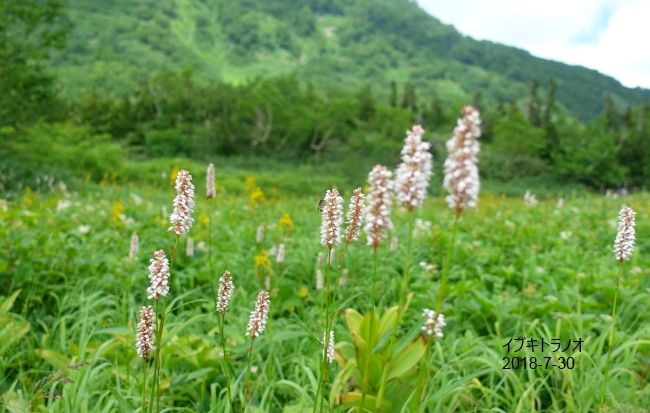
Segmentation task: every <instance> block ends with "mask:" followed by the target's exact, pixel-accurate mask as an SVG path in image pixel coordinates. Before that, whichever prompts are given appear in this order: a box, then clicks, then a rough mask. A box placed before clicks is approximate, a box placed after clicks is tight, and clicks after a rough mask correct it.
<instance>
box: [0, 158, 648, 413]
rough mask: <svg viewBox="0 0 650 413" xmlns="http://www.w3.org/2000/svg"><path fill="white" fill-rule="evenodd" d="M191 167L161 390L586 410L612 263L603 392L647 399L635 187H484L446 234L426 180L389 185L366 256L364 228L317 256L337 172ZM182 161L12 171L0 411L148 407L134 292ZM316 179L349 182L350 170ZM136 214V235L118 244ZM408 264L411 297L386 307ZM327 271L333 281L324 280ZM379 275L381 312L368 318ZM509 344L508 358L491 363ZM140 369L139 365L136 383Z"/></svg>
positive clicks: (264, 407)
mask: <svg viewBox="0 0 650 413" xmlns="http://www.w3.org/2000/svg"><path fill="white" fill-rule="evenodd" d="M172 166H182V165H170V170H171V167H172ZM190 172H191V173H192V174H193V177H194V183H195V184H196V187H197V190H196V199H195V207H194V211H193V213H194V223H193V225H192V227H191V229H190V230H189V231H188V232H187V233H186V234H184V235H183V236H181V237H179V238H178V244H177V247H176V256H175V261H174V262H173V263H172V267H171V275H170V278H169V294H168V295H167V297H166V300H167V301H166V303H167V306H166V307H167V317H166V320H165V330H164V334H163V336H162V342H160V343H159V342H154V343H153V345H154V347H155V348H161V371H160V386H159V387H160V394H161V400H160V405H161V407H160V409H161V411H178V412H181V411H185V412H195V411H205V412H207V411H211V412H224V411H244V410H246V411H250V412H261V411H265V412H311V411H314V410H316V408H318V409H319V410H320V409H322V410H324V411H357V409H359V407H358V405H359V398H360V397H365V401H364V403H365V404H364V406H366V407H365V410H368V411H383V412H398V411H427V412H437V411H499V412H517V411H520V412H532V411H564V412H587V411H595V410H597V409H598V406H599V398H600V390H601V386H602V383H603V371H604V368H605V364H606V353H607V348H608V338H609V337H608V333H609V328H610V323H611V306H612V302H613V299H614V293H615V279H616V276H617V273H618V271H619V270H622V271H623V273H622V277H621V283H620V290H619V293H618V309H617V321H616V324H615V334H614V336H613V338H614V341H613V343H614V344H613V348H612V350H613V351H612V353H611V367H610V372H609V381H608V384H607V394H606V396H607V403H606V406H605V410H609V411H630V412H633V411H639V412H641V411H647V410H646V409H647V407H648V406H649V405H650V404H649V403H648V402H649V401H650V378H649V376H650V363H649V361H650V326H649V325H648V322H647V320H648V319H649V318H650V299H649V297H650V278H649V277H648V275H649V274H648V272H649V271H648V259H647V251H648V247H649V246H648V242H647V237H646V236H645V234H647V233H648V231H649V230H650V225H649V224H648V222H650V221H649V218H650V217H649V215H650V209H649V208H648V205H649V203H648V201H650V197H648V195H647V194H636V195H632V196H627V197H624V198H606V197H602V196H599V195H580V196H567V197H565V198H564V199H563V201H562V202H560V203H558V199H557V198H551V197H543V196H540V199H539V202H538V203H537V204H534V203H530V202H528V203H525V202H524V201H523V200H522V199H521V198H520V197H517V198H508V197H504V196H493V195H490V194H482V195H481V197H480V198H479V201H478V205H477V207H476V208H473V209H468V210H466V211H465V212H464V213H463V214H462V215H461V217H460V219H459V220H458V225H457V230H456V236H455V241H454V248H450V242H451V239H452V231H451V230H452V226H453V222H454V213H453V212H452V211H451V210H450V209H449V208H448V206H447V204H446V203H445V202H444V199H443V198H442V197H438V196H436V197H429V198H427V199H426V200H425V202H424V204H423V205H422V207H421V208H419V209H417V210H415V211H414V212H413V213H410V212H408V210H407V209H406V208H400V207H397V206H396V207H395V208H394V210H393V212H392V221H393V224H394V225H393V229H392V230H390V233H389V234H388V236H387V238H386V240H385V241H384V242H382V243H381V244H380V245H379V247H378V248H377V254H376V259H377V262H376V270H374V268H375V267H374V265H375V264H374V259H375V255H374V254H373V248H372V247H371V246H368V245H366V244H367V242H366V241H367V240H366V236H365V235H363V234H362V235H361V239H360V240H359V241H357V242H353V243H350V245H349V246H348V247H346V248H345V251H346V253H345V255H344V256H343V260H342V262H341V261H340V254H339V252H340V251H342V250H343V247H341V248H340V249H338V248H337V249H336V250H335V251H334V253H333V261H332V264H331V265H328V264H327V258H326V257H327V249H326V248H325V247H323V246H322V245H321V243H320V236H319V227H320V225H321V213H320V212H319V205H318V204H319V199H320V198H321V197H322V194H323V193H325V190H326V189H329V188H327V187H324V188H313V187H310V188H306V189H305V191H304V193H303V194H296V193H291V192H287V193H286V194H285V193H284V190H283V187H282V185H283V183H282V182H279V183H278V185H277V186H270V185H269V186H263V185H260V184H259V183H256V179H255V176H249V177H248V178H243V177H242V178H241V179H240V180H239V181H238V180H236V179H232V178H228V177H226V176H223V175H221V174H220V172H219V168H218V167H217V171H216V182H217V184H216V185H217V191H216V197H214V198H212V199H207V198H206V197H205V193H204V191H203V190H202V189H203V185H202V184H203V182H204V179H205V171H204V170H196V171H195V170H190ZM175 173H176V170H174V171H173V172H172V173H171V174H166V176H165V177H164V178H161V179H162V181H163V182H162V183H161V184H160V185H157V186H151V185H147V186H145V185H141V186H137V185H136V186H133V185H129V186H126V185H116V184H110V183H106V184H104V185H92V184H88V185H86V186H85V187H83V189H79V190H65V189H63V188H61V189H53V190H52V191H43V192H38V193H36V192H31V191H25V192H24V193H23V195H22V196H20V197H15V198H14V199H10V200H9V201H4V202H3V204H2V205H1V206H0V233H1V236H0V242H1V243H2V245H0V249H1V250H2V251H3V252H2V254H0V274H1V277H0V292H1V295H2V297H1V298H0V317H1V318H2V324H1V325H0V377H1V379H0V393H1V394H2V399H1V403H2V407H3V408H4V409H5V410H6V411H9V412H27V411H53V412H84V411H92V412H109V411H120V412H126V411H140V409H141V403H142V402H143V384H144V381H143V377H144V376H143V374H144V365H145V363H144V362H143V359H142V358H141V357H138V355H137V354H136V345H135V343H136V327H137V324H138V322H139V308H140V306H141V305H145V304H149V303H151V300H148V299H147V288H148V287H149V279H148V278H147V273H148V266H149V261H150V259H151V258H152V257H153V252H154V251H156V250H159V249H163V250H165V251H166V253H167V254H168V255H169V254H170V253H171V251H172V248H173V247H172V246H173V245H174V244H175V242H176V237H175V236H174V233H173V232H170V231H168V227H169V219H168V218H169V214H170V213H171V210H172V203H171V201H172V198H173V197H174V195H175V191H174V188H173V180H174V178H175ZM170 178H171V179H170ZM220 182H228V184H227V185H222V184H220ZM329 184H330V186H338V189H339V190H340V192H341V194H342V195H343V198H344V199H345V200H346V202H345V203H346V204H347V199H348V197H349V196H350V195H351V194H352V189H354V188H344V187H342V186H340V185H337V182H330V183H329ZM365 185H366V184H365V183H364V182H358V186H360V187H362V188H363V187H364V186H365ZM321 189H322V190H321ZM623 204H627V205H629V206H630V207H632V209H634V211H636V214H637V216H636V219H637V236H638V241H637V245H636V248H635V250H634V253H633V254H632V256H631V259H630V261H629V262H627V263H626V265H624V266H621V265H619V264H618V263H617V261H616V259H615V257H614V254H613V252H612V249H613V247H612V246H613V242H614V238H615V236H616V231H617V229H616V219H617V214H618V211H619V209H620V207H621V206H622V205H623ZM321 209H322V205H321ZM346 209H347V205H346ZM409 222H410V223H411V226H412V242H411V246H410V248H409V245H408V242H407V240H408V238H409V236H408V233H409ZM133 233H137V237H138V239H139V243H138V248H137V250H136V251H133V250H131V251H130V249H132V246H131V241H132V234H133ZM190 239H191V241H190ZM188 242H190V243H191V244H193V245H192V248H189V249H188V245H187V244H188ZM281 245H282V247H281ZM280 250H282V255H283V256H282V257H279V251H280ZM448 251H453V257H450V259H448V256H447V252H448ZM130 252H131V256H129V254H130ZM188 253H190V254H191V256H188ZM319 254H322V255H321V260H320V263H319ZM323 256H324V257H325V259H323V258H322V257H323ZM278 258H279V259H278ZM278 261H281V262H278ZM446 264H447V265H449V267H448V284H447V294H446V298H445V300H444V304H443V306H442V309H441V310H442V313H443V314H444V317H445V321H446V326H444V329H443V330H442V334H440V336H436V335H435V334H434V335H433V336H432V335H427V334H426V332H423V330H422V326H423V324H424V323H425V321H426V320H425V317H424V316H423V310H424V309H425V308H429V309H435V308H436V301H437V295H438V293H439V287H440V280H441V276H442V274H443V273H444V270H445V265H446ZM619 267H620V268H619ZM406 268H408V269H409V274H410V276H409V279H408V282H407V287H406V288H407V289H406V292H407V294H408V298H406V299H405V300H404V303H403V304H404V305H406V306H407V307H406V309H405V310H404V311H403V314H399V316H400V317H397V314H396V313H395V311H394V306H396V305H398V303H400V297H401V295H402V294H401V293H402V287H403V279H404V277H403V275H404V272H405V269H406ZM226 270H227V271H230V272H231V274H232V280H233V283H234V294H233V296H232V300H231V301H230V305H229V308H228V311H227V312H226V313H225V314H226V315H225V317H224V320H223V321H224V323H223V326H224V327H223V330H222V329H221V328H220V326H221V325H222V324H221V319H220V316H219V313H218V312H217V311H216V310H215V297H216V295H217V291H216V290H217V288H218V278H219V276H221V275H222V274H223V273H224V271H226ZM318 274H320V276H321V277H322V276H323V275H324V276H325V278H326V280H325V282H327V278H331V280H332V281H331V282H330V284H331V287H332V290H333V293H332V294H331V295H332V296H335V297H336V299H335V300H332V301H331V302H332V303H335V305H333V307H335V308H333V309H332V312H331V314H332V315H333V316H332V320H333V321H332V323H331V325H332V330H333V331H334V337H335V346H334V347H335V352H334V361H333V363H332V364H329V365H328V368H327V369H325V372H326V374H325V376H326V377H324V379H323V380H319V378H321V371H322V370H323V369H322V367H323V359H324V358H323V354H322V353H323V344H322V339H323V337H324V333H323V331H325V329H326V327H327V326H326V323H327V314H326V313H327V307H326V303H325V295H324V292H325V288H323V287H322V284H323V280H322V279H321V280H317V278H318ZM341 275H343V277H344V282H341V283H340V287H338V288H334V287H335V285H339V283H334V281H333V280H335V279H338V278H339V277H340V276H341ZM373 277H374V281H375V282H374V283H373V282H372V281H373ZM373 284H374V288H375V290H376V291H375V292H374V295H375V300H374V301H375V306H374V307H375V310H374V314H376V320H375V322H374V323H369V318H368V316H367V315H368V314H372V313H373V312H372V304H371V301H370V299H369V296H370V294H371V285H373ZM319 288H320V289H319ZM266 289H268V291H269V295H270V313H269V315H268V321H267V324H266V330H265V331H264V333H263V334H261V335H259V336H258V337H257V338H256V339H255V343H254V347H252V352H250V349H251V346H250V343H251V338H250V337H249V336H247V335H246V332H247V325H248V322H249V315H250V313H251V310H252V309H253V306H254V305H255V300H256V296H257V294H258V292H259V291H260V290H266ZM405 297H406V296H405ZM391 307H392V308H393V311H392V312H391V310H390V308H391ZM363 315H366V317H365V318H363V319H362V316H363ZM397 318H400V319H401V321H400V322H399V323H397V322H396V319H397ZM369 324H374V325H369ZM370 332H372V334H371V333H370ZM373 334H375V336H374V339H370V338H369V337H371V336H373ZM222 337H223V338H225V349H226V354H227V357H226V358H227V359H228V363H227V365H226V363H224V350H223V349H224V346H223V343H222V341H221V340H222ZM521 338H525V339H526V340H528V339H530V338H535V339H537V340H538V341H541V340H544V341H545V342H546V343H547V346H546V348H545V349H544V350H543V351H540V347H539V345H540V344H539V343H538V345H537V347H533V348H531V347H530V346H529V345H528V344H527V343H526V344H523V345H522V348H521V349H520V350H518V351H516V350H517V347H519V345H520V344H521V340H520V339H521ZM518 339H519V340H518ZM511 340H512V341H511ZM556 340H559V341H560V342H561V345H559V346H556V345H554V343H556ZM367 341H371V342H372V343H373V344H374V348H373V349H370V348H369V346H368V345H367ZM578 341H581V348H580V349H576V348H575V343H576V342H578ZM509 342H510V348H509V351H508V343H509ZM552 343H553V344H552ZM567 343H571V345H570V346H568V347H569V348H565V347H567V345H566V344H567ZM556 347H559V348H558V349H556ZM389 350H390V351H389ZM249 354H250V361H249ZM504 357H509V358H510V360H509V361H508V362H509V363H510V367H511V368H506V369H504V366H505V365H506V360H504ZM515 357H517V358H519V359H527V361H528V363H530V362H531V357H536V358H537V366H536V368H532V365H531V364H529V365H528V366H527V368H523V366H521V365H519V366H518V368H512V367H514V364H513V363H514V361H512V359H513V358H515ZM545 357H549V358H550V359H551V360H550V363H549V364H548V365H544V364H547V363H548V362H547V360H546V359H545ZM562 360H564V365H563V362H562ZM520 361H521V360H520ZM249 363H250V365H249ZM518 363H520V362H518ZM149 364H151V363H150V362H149ZM366 364H367V366H368V368H367V373H366V377H364V374H363V371H364V368H365V367H366ZM540 364H541V365H540ZM553 364H554V365H555V366H553ZM151 365H152V366H153V364H151ZM224 372H225V373H226V374H224ZM152 374H153V369H152V368H149V370H148V384H147V386H148V388H150V387H151V386H152V383H153V381H154V380H153V379H152ZM247 376H249V377H247ZM321 382H322V383H321ZM226 383H229V386H227V385H226ZM382 383H383V384H382ZM228 388H229V389H230V390H231V393H232V394H231V395H230V397H229V395H228V391H227V389H228ZM380 391H381V392H383V394H381V399H382V400H381V402H378V398H379V397H380V394H379V393H380ZM361 393H364V396H360V394H361ZM145 394H147V395H148V394H149V390H146V393H145ZM317 394H318V397H317ZM418 394H419V395H420V397H418ZM148 398H149V396H147V399H148ZM229 398H232V399H233V401H232V402H230V401H229ZM317 401H318V402H319V403H317ZM146 402H147V406H149V400H147V401H146ZM355 403H356V404H355ZM153 404H155V403H153ZM355 406H356V407H355ZM414 406H417V407H414ZM145 409H146V410H148V409H149V407H146V408H145ZM152 409H153V408H152ZM363 410H364V409H361V410H360V411H363Z"/></svg>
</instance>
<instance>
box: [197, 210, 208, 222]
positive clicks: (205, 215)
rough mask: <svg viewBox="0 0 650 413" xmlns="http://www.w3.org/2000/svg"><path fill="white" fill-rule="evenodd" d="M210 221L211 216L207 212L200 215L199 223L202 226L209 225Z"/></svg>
mask: <svg viewBox="0 0 650 413" xmlns="http://www.w3.org/2000/svg"><path fill="white" fill-rule="evenodd" d="M208 221H210V216H209V215H208V214H206V213H205V212H202V213H201V214H200V215H199V223H200V224H207V223H208Z"/></svg>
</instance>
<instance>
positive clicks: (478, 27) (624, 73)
mask: <svg viewBox="0 0 650 413" xmlns="http://www.w3.org/2000/svg"><path fill="white" fill-rule="evenodd" d="M417 1H418V3H419V4H420V6H421V7H422V8H424V9H425V10H427V11H428V12H429V13H430V14H431V15H433V16H435V17H437V18H438V19H440V20H442V21H443V22H444V23H448V24H452V25H454V26H455V27H456V28H457V29H458V30H459V31H460V32H462V33H464V34H467V35H469V36H472V37H474V38H476V39H485V40H492V41H495V42H499V43H504V44H507V45H512V46H517V47H520V48H522V49H526V50H528V51H530V52H531V53H532V54H534V55H536V56H540V57H545V58H549V59H553V60H559V61H562V62H566V63H570V64H578V65H582V66H586V67H589V68H592V69H596V70H598V71H600V72H602V73H605V74H608V75H610V76H613V77H614V78H616V79H618V80H619V81H620V82H621V83H623V84H624V85H626V86H630V87H635V86H640V87H645V88H650V0H543V1H540V0H417Z"/></svg>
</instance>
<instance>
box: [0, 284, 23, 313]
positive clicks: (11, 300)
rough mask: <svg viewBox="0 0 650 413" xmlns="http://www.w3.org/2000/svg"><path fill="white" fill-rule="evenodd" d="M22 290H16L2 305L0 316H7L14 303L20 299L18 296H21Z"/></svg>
mask: <svg viewBox="0 0 650 413" xmlns="http://www.w3.org/2000/svg"><path fill="white" fill-rule="evenodd" d="M20 291H21V290H16V291H14V292H13V293H12V294H11V295H10V296H9V297H7V298H6V299H5V300H4V302H3V303H2V305H0V315H4V314H6V313H7V312H8V311H9V309H10V308H11V307H12V306H13V305H14V301H16V298H17V297H18V294H20Z"/></svg>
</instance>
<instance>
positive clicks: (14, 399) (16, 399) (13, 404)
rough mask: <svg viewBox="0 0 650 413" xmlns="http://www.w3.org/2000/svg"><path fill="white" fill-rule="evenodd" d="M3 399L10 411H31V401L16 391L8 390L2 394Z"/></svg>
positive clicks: (14, 412) (27, 412)
mask: <svg viewBox="0 0 650 413" xmlns="http://www.w3.org/2000/svg"><path fill="white" fill-rule="evenodd" d="M2 400H3V401H4V403H3V404H4V406H5V408H6V409H7V411H8V412H9V413H29V403H28V402H27V401H26V400H23V398H22V397H21V396H20V395H19V394H18V393H16V392H13V391H11V390H9V391H6V392H5V393H4V394H3V395H2Z"/></svg>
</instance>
